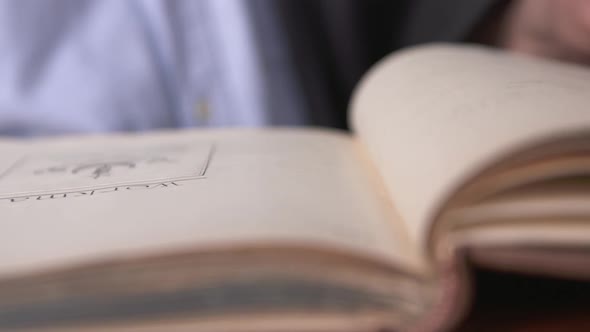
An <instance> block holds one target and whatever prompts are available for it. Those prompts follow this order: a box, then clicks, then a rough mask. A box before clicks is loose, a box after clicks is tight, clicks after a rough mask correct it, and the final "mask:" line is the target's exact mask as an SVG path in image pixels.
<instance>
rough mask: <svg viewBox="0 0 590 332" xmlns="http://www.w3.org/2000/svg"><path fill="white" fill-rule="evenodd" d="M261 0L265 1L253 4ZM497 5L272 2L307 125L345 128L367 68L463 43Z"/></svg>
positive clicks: (488, 1)
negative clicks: (409, 51) (391, 57)
mask: <svg viewBox="0 0 590 332" xmlns="http://www.w3.org/2000/svg"><path fill="white" fill-rule="evenodd" d="M255 1H264V0H255ZM498 2H499V1H497V0H496V1H494V0H406V1H402V0H275V1H274V10H276V11H277V14H278V15H279V17H280V19H281V24H282V25H283V26H284V28H285V31H286V35H287V36H288V39H289V40H288V43H287V44H288V45H289V47H290V51H291V54H292V55H293V61H294V65H295V68H296V69H297V71H296V73H297V75H299V76H300V77H299V80H298V81H299V82H301V84H302V87H301V88H302V89H303V91H304V94H305V99H306V103H307V104H308V105H307V106H308V107H307V109H309V110H310V114H308V117H309V119H310V122H311V123H312V124H314V125H319V126H330V127H337V128H346V127H347V114H346V111H347V108H348V107H347V106H348V102H349V99H350V96H351V92H352V90H353V88H354V87H355V85H356V84H357V82H358V81H359V79H360V78H361V76H362V75H363V74H364V73H365V72H366V71H367V69H368V68H369V67H370V66H371V65H373V64H374V63H375V62H377V61H378V60H379V59H381V58H382V57H384V56H385V55H387V54H388V53H390V52H392V51H394V50H396V49H399V48H401V47H404V46H408V45H413V44H419V43H426V42H434V41H465V40H467V39H468V38H469V36H470V34H471V33H472V32H473V31H474V29H475V28H476V26H477V24H478V22H481V21H482V19H483V18H484V17H485V15H486V14H487V13H488V12H489V11H490V10H491V9H492V8H491V7H492V5H495V4H497V3H498Z"/></svg>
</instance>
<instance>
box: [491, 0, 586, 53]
mask: <svg viewBox="0 0 590 332" xmlns="http://www.w3.org/2000/svg"><path fill="white" fill-rule="evenodd" d="M505 9H506V11H505V12H504V15H503V21H502V22H501V24H500V27H499V31H498V35H497V39H496V42H497V43H498V46H501V47H504V48H507V49H511V50H514V51H518V52H523V53H529V54H534V55H539V56H545V57H550V58H555V59H560V60H565V61H571V62H577V63H582V64H590V1H589V0H512V1H510V2H509V3H508V5H507V7H506V8H505Z"/></svg>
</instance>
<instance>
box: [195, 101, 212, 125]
mask: <svg viewBox="0 0 590 332" xmlns="http://www.w3.org/2000/svg"><path fill="white" fill-rule="evenodd" d="M194 117H195V119H196V120H197V122H198V123H209V120H210V119H211V109H210V107H209V103H208V102H207V101H206V100H201V101H199V102H197V103H196V104H195V109H194Z"/></svg>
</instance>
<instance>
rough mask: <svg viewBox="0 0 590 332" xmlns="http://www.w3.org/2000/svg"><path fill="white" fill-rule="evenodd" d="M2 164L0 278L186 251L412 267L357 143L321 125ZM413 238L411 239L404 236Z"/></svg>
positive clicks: (144, 139)
mask: <svg viewBox="0 0 590 332" xmlns="http://www.w3.org/2000/svg"><path fill="white" fill-rule="evenodd" d="M21 145H22V147H19V148H18V149H16V150H15V149H13V150H12V151H9V149H8V148H6V149H4V150H3V151H7V152H9V153H2V154H1V157H0V158H1V159H0V165H1V166H2V167H3V168H4V169H7V170H9V171H8V172H6V173H5V174H4V175H3V176H2V178H0V215H1V216H2V218H1V220H0V229H1V230H2V231H1V232H0V248H1V250H0V275H7V274H18V273H25V272H30V271H34V270H39V269H43V268H47V267H55V266H61V265H67V264H74V263H78V262H84V261H88V262H91V261H92V260H102V259H112V258H123V257H132V256H135V255H149V254H152V253H162V252H170V251H174V250H178V249H187V248H189V249H190V248H202V247H206V246H210V245H215V246H239V245H242V244H244V245H250V244H255V245H256V244H259V245H264V244H273V243H274V244H295V245H297V244H303V245H318V246H324V247H326V246H327V247H333V248H336V249H341V250H348V251H353V252H357V253H361V254H367V255H375V256H376V257H379V258H381V259H385V260H389V261H395V262H399V263H401V264H407V265H412V263H411V262H407V259H406V258H405V256H404V253H403V251H404V246H405V245H407V243H406V244H404V241H405V240H404V237H405V236H407V235H406V234H399V233H396V232H395V231H394V228H393V227H392V225H391V221H392V220H391V218H392V210H391V208H390V206H389V205H388V202H387V199H385V198H384V197H382V196H380V194H379V191H378V190H377V189H376V188H375V183H373V182H371V179H370V178H371V174H370V173H371V168H370V167H367V165H366V164H365V163H364V161H363V160H362V157H361V156H362V153H359V151H358V149H357V148H358V146H357V144H355V142H354V141H353V140H352V139H351V138H350V137H349V136H346V135H344V134H342V133H337V132H328V131H325V132H324V131H318V130H294V129H293V130H290V129H280V130H236V131H232V130H227V131H193V132H181V133H176V134H172V133H170V134H158V135H151V136H137V137H134V136H129V137H125V136H121V137H111V138H100V137H98V138H97V137H95V138H75V139H71V138H70V139H68V138H65V139H61V140H57V141H52V142H49V143H43V142H42V141H40V142H39V143H30V144H28V145H26V144H25V143H22V144H21ZM406 241H407V238H406Z"/></svg>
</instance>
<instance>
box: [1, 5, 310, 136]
mask: <svg viewBox="0 0 590 332" xmlns="http://www.w3.org/2000/svg"><path fill="white" fill-rule="evenodd" d="M251 4H252V3H251V2H248V1H234V0H199V1H191V0H168V1H166V0H44V1H38V0H3V1H0V134H4V135H7V134H8V135H43V134H54V133H64V132H103V131H130V130H131V131H137V130H149V129H155V128H164V127H193V126H265V125H272V124H289V125H300V124H304V123H305V122H306V119H305V116H304V115H303V114H304V110H303V106H302V104H303V103H302V102H301V93H300V89H298V88H297V82H296V81H295V79H294V77H295V76H294V75H293V72H292V66H291V65H290V60H289V54H288V51H287V50H286V48H285V45H284V42H283V38H282V35H281V33H282V32H281V31H280V29H279V25H278V24H276V22H275V21H273V19H274V18H273V17H272V15H271V14H272V13H271V12H270V11H269V10H267V9H268V8H265V6H266V5H265V3H264V2H260V1H259V2H257V4H258V5H257V6H251ZM267 5H268V4H267ZM254 7H256V8H254ZM277 104H280V105H282V106H281V107H277V106H276V105H277Z"/></svg>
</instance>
